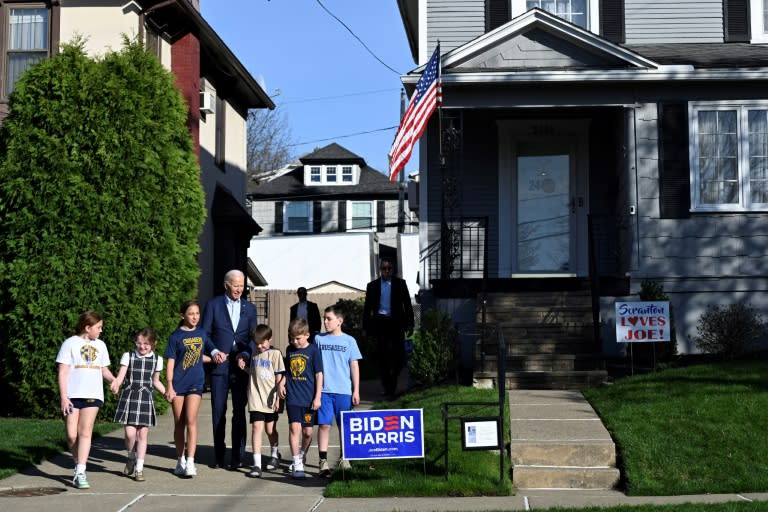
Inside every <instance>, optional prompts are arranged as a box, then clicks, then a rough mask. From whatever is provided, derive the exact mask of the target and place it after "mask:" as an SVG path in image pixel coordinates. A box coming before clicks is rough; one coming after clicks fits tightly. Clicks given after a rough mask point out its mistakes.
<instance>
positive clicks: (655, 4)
mask: <svg viewBox="0 0 768 512" xmlns="http://www.w3.org/2000/svg"><path fill="white" fill-rule="evenodd" d="M624 5H625V24H626V43H627V44H639V43H722V42H723V2H722V0H675V1H671V0H626V2H625V4H624Z"/></svg>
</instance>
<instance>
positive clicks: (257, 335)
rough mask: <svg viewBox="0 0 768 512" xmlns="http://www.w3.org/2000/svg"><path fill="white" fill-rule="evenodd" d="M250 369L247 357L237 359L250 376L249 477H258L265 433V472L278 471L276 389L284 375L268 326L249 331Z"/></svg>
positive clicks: (278, 403) (278, 401) (281, 358)
mask: <svg viewBox="0 0 768 512" xmlns="http://www.w3.org/2000/svg"><path fill="white" fill-rule="evenodd" d="M251 341H252V343H251V350H252V355H251V356H250V368H248V367H247V366H246V358H247V357H246V356H243V355H241V356H239V357H238V361H237V364H238V366H239V367H240V369H242V370H245V371H248V372H249V373H250V379H249V380H248V411H249V412H250V416H251V427H252V432H251V444H252V447H253V466H252V467H251V471H250V472H248V476H249V477H251V478H259V477H260V476H261V437H262V434H263V433H264V432H265V431H266V433H267V439H268V440H269V444H270V446H271V448H272V454H271V457H270V459H269V461H268V462H267V469H277V468H278V467H279V465H280V455H279V454H278V451H277V447H278V434H277V428H276V425H277V411H278V409H279V406H280V396H279V393H278V388H279V385H280V382H281V381H282V380H283V377H284V374H285V363H284V362H283V355H282V354H281V353H280V351H279V350H277V349H275V348H272V329H271V328H270V327H269V326H267V325H263V324H260V325H257V326H256V327H254V329H253V330H252V331H251Z"/></svg>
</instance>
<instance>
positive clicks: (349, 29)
mask: <svg viewBox="0 0 768 512" xmlns="http://www.w3.org/2000/svg"><path fill="white" fill-rule="evenodd" d="M315 1H316V2H317V3H318V5H319V6H320V7H322V8H323V10H324V11H325V12H327V13H328V14H329V15H330V16H331V17H333V18H334V19H335V20H336V21H338V22H339V23H341V25H342V26H343V27H344V28H345V29H347V31H349V33H350V34H352V37H354V38H355V39H357V40H358V41H359V42H360V44H361V45H363V48H365V49H366V50H368V53H370V54H371V55H373V58H374V59H376V60H377V61H379V62H380V63H381V64H382V65H383V66H384V67H385V68H387V69H389V70H390V71H392V72H393V73H395V74H396V75H397V76H400V75H401V73H399V72H398V71H397V70H396V69H394V68H392V67H391V66H389V65H388V64H387V63H386V62H384V61H383V60H381V59H380V58H379V56H378V55H376V54H375V53H373V51H372V50H371V49H370V48H368V45H366V44H365V43H364V42H363V40H362V39H360V38H359V37H357V34H355V33H354V32H353V31H352V29H351V28H349V27H348V26H347V24H346V23H344V22H343V21H341V20H340V19H339V17H338V16H336V15H335V14H333V13H332V12H331V11H329V10H328V8H327V7H326V6H324V5H323V2H321V1H320V0H315Z"/></svg>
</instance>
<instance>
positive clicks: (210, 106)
mask: <svg viewBox="0 0 768 512" xmlns="http://www.w3.org/2000/svg"><path fill="white" fill-rule="evenodd" d="M200 112H203V113H205V114H213V113H215V112H216V95H215V94H214V93H212V92H210V91H200Z"/></svg>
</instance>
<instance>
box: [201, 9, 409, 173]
mask: <svg viewBox="0 0 768 512" xmlns="http://www.w3.org/2000/svg"><path fill="white" fill-rule="evenodd" d="M320 2H322V5H324V6H325V7H326V8H327V9H328V10H329V11H331V12H332V13H333V14H334V15H336V16H337V17H338V18H339V19H340V20H341V21H343V22H344V23H345V24H346V25H347V26H348V27H349V28H350V29H351V30H352V31H353V32H354V33H355V34H356V35H357V36H358V37H359V38H360V39H361V40H362V41H363V42H364V43H365V44H366V45H367V46H368V48H370V49H371V51H372V52H373V53H374V54H375V55H376V56H377V57H378V58H379V59H381V61H383V62H384V63H385V64H386V65H387V66H389V67H391V68H393V69H394V71H393V70H392V69H388V68H387V67H386V66H385V65H384V64H382V63H380V62H379V61H378V60H377V59H376V57H374V56H372V55H371V54H370V53H369V52H368V51H367V50H366V49H365V48H364V47H363V45H362V44H360V42H358V40H357V39H355V37H354V36H353V35H352V34H350V32H349V31H348V30H347V29H346V28H345V27H344V26H343V25H342V24H341V23H339V22H338V21H337V20H336V19H334V18H333V17H332V16H331V15H329V14H328V13H327V12H326V11H325V10H324V9H323V7H322V6H321V5H320V3H318V1H317V0H201V1H200V8H201V11H202V14H203V17H204V18H205V19H206V20H207V21H208V23H209V24H210V25H211V26H212V27H213V28H214V30H216V32H218V34H219V36H220V37H221V38H222V39H223V40H224V42H225V43H226V44H227V45H228V46H229V48H230V49H231V50H232V51H233V52H234V53H235V55H237V57H238V58H239V59H240V61H241V62H242V63H243V65H245V67H246V68H247V69H248V70H249V71H250V72H251V74H252V75H253V77H254V78H256V79H257V80H261V79H262V78H263V80H264V82H263V83H264V85H265V86H266V92H267V93H268V94H269V95H270V96H272V95H274V94H275V91H276V90H278V89H279V91H280V94H279V95H277V96H274V97H273V98H272V99H273V101H274V102H275V103H276V104H277V108H278V109H280V110H281V111H283V112H284V114H285V116H286V118H287V122H288V125H289V127H290V131H291V135H292V138H293V140H294V141H295V142H296V143H301V144H300V145H297V146H294V147H292V148H291V149H292V150H293V152H294V154H295V155H296V156H301V155H303V154H305V153H308V152H311V151H312V150H313V149H314V148H317V147H322V146H325V145H327V144H330V143H331V142H337V143H339V144H341V145H342V146H344V147H346V148H347V149H349V150H350V151H352V152H353V153H356V154H358V155H360V156H362V157H363V158H364V159H365V161H366V163H367V164H368V165H370V166H371V167H374V168H375V169H377V170H379V171H381V172H384V173H386V172H387V152H388V151H389V147H390V145H391V144H392V140H393V139H394V136H395V131H396V128H390V129H386V130H382V129H383V128H389V127H396V126H397V124H398V123H399V120H400V88H401V82H400V78H399V74H404V73H407V72H408V71H411V70H412V69H414V68H415V67H416V64H415V63H414V61H413V59H412V58H411V52H410V49H409V47H408V41H407V38H406V36H405V31H404V29H403V24H402V22H401V21H400V15H399V11H398V8H397V2H396V1H395V0H320ZM395 71H396V72H397V73H396V72H395ZM361 132H371V133H367V134H361V135H354V136H348V135H352V134H359V133H361ZM347 136H348V137H347ZM325 139H329V140H325ZM416 155H417V153H416V151H414V156H413V157H412V158H411V160H410V161H409V162H408V164H407V165H406V170H407V172H408V173H410V172H412V171H415V170H416V169H417V167H418V157H417V156H416Z"/></svg>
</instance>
